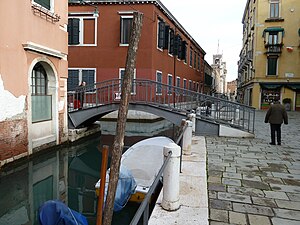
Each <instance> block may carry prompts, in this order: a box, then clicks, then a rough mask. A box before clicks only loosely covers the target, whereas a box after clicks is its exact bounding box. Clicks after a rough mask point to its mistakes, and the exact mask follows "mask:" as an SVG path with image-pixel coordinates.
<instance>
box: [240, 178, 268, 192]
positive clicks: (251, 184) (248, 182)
mask: <svg viewBox="0 0 300 225" xmlns="http://www.w3.org/2000/svg"><path fill="white" fill-rule="evenodd" d="M242 186H244V187H251V188H257V189H262V190H270V187H269V185H268V184H266V183H263V182H260V181H252V180H242Z"/></svg>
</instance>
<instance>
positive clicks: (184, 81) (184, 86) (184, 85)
mask: <svg viewBox="0 0 300 225" xmlns="http://www.w3.org/2000/svg"><path fill="white" fill-rule="evenodd" d="M183 89H184V90H186V89H187V81H186V79H183ZM183 93H184V94H186V91H184V92H183Z"/></svg>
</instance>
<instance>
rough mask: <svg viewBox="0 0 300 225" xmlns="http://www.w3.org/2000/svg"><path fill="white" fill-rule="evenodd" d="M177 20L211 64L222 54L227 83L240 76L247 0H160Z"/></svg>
mask: <svg viewBox="0 0 300 225" xmlns="http://www.w3.org/2000/svg"><path fill="white" fill-rule="evenodd" d="M160 1H161V2H162V3H163V4H164V6H166V7H167V8H168V10H169V11H170V12H171V13H172V14H173V16H174V17H175V18H176V19H177V21H178V22H179V23H180V24H181V25H182V26H183V27H184V28H185V30H186V31H187V32H188V33H189V34H190V35H191V36H192V37H193V39H194V40H195V41H196V42H197V43H198V44H199V45H200V46H201V47H202V49H203V50H204V51H205V52H206V55H205V60H206V61H207V62H208V63H209V64H212V61H213V54H217V52H218V42H219V53H220V54H222V53H223V61H225V62H226V66H227V82H229V81H232V80H235V79H236V78H237V76H238V72H237V71H238V66H237V62H238V60H239V54H240V51H241V48H242V39H243V35H242V34H243V33H242V32H243V25H242V18H243V14H244V9H245V6H246V2H247V0H185V1H180V0H160Z"/></svg>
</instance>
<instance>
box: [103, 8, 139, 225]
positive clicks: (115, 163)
mask: <svg viewBox="0 0 300 225" xmlns="http://www.w3.org/2000/svg"><path fill="white" fill-rule="evenodd" d="M142 25H143V14H142V13H141V12H134V13H133V20H132V27H131V35H130V41H129V46H128V52H127V59H126V68H125V75H124V78H123V83H122V95H121V101H120V106H119V112H118V120H117V127H116V136H115V139H114V143H113V149H112V154H111V163H110V173H109V184H108V191H107V195H106V202H105V209H104V218H103V225H111V221H112V216H113V208H114V200H115V194H116V190H117V183H118V179H119V173H120V171H119V170H120V162H121V156H122V151H123V147H124V136H125V125H126V120H127V113H128V105H129V96H130V95H131V88H132V79H133V74H134V69H135V64H136V54H137V50H138V43H139V40H140V36H141V31H142Z"/></svg>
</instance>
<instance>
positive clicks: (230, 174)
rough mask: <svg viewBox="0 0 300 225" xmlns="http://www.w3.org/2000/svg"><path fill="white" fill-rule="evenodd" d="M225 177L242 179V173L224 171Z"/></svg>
mask: <svg viewBox="0 0 300 225" xmlns="http://www.w3.org/2000/svg"><path fill="white" fill-rule="evenodd" d="M223 177H227V178H234V179H242V174H240V173H230V172H224V173H223Z"/></svg>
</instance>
